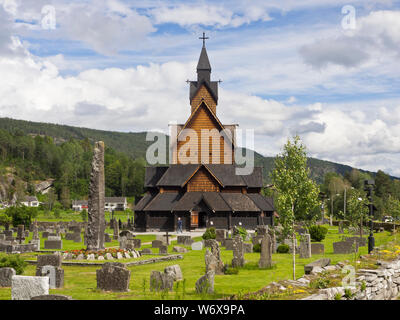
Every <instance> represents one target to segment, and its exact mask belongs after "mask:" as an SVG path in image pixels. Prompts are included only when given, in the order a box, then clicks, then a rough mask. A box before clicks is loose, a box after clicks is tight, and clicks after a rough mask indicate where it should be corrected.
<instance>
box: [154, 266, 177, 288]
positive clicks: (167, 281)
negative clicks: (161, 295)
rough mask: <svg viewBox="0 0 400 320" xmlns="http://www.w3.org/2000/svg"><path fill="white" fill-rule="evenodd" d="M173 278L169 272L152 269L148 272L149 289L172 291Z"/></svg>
mask: <svg viewBox="0 0 400 320" xmlns="http://www.w3.org/2000/svg"><path fill="white" fill-rule="evenodd" d="M173 286H174V278H173V276H172V275H171V274H169V273H165V272H164V273H162V272H161V271H152V272H151V274H150V291H163V290H169V291H172V289H173Z"/></svg>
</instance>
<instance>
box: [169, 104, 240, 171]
mask: <svg viewBox="0 0 400 320" xmlns="http://www.w3.org/2000/svg"><path fill="white" fill-rule="evenodd" d="M184 128H185V129H192V130H194V131H195V132H196V137H195V138H193V137H191V138H190V139H188V138H187V139H186V140H185V141H178V148H177V154H178V155H179V157H182V156H185V157H187V158H188V159H189V158H190V160H191V161H194V162H192V163H226V164H231V163H232V161H233V146H232V147H231V148H229V146H230V145H231V142H230V141H226V142H225V139H224V138H223V137H221V136H220V135H219V132H220V131H221V130H223V129H224V128H223V126H222V124H221V123H220V122H219V121H218V119H217V117H216V116H215V115H214V114H213V113H212V112H211V111H210V110H209V108H208V105H206V104H205V103H201V104H200V105H199V106H198V107H197V108H196V110H195V111H194V113H192V115H191V117H190V119H189V120H188V122H187V123H186V125H185V126H184ZM204 129H205V130H215V132H214V133H212V132H211V131H209V132H210V135H213V137H211V136H210V137H208V139H207V137H202V130H204ZM178 136H179V135H178ZM202 138H204V139H207V140H208V143H207V145H208V149H207V147H205V148H202V147H201V145H202ZM215 139H218V140H219V144H218V145H219V150H218V147H216V150H215V152H214V151H213V140H215ZM218 140H217V141H218ZM218 151H219V152H218ZM218 155H219V157H218ZM202 159H203V160H204V159H206V160H204V161H202ZM177 163H181V162H180V161H177Z"/></svg>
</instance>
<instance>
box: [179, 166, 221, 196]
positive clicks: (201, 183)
mask: <svg viewBox="0 0 400 320" xmlns="http://www.w3.org/2000/svg"><path fill="white" fill-rule="evenodd" d="M194 191H204V192H219V185H218V182H217V181H216V180H215V179H214V177H212V176H211V174H210V173H209V172H208V171H207V170H206V169H204V168H201V169H199V170H198V171H197V172H196V173H195V174H194V175H193V177H192V178H191V179H190V180H189V182H188V183H187V192H194Z"/></svg>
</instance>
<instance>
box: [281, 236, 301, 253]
mask: <svg viewBox="0 0 400 320" xmlns="http://www.w3.org/2000/svg"><path fill="white" fill-rule="evenodd" d="M283 243H284V244H286V245H288V246H289V252H290V253H292V252H293V239H292V238H289V239H285V240H284V241H283ZM295 246H296V248H295V249H296V253H298V252H299V249H300V248H299V246H298V245H297V239H296V240H295Z"/></svg>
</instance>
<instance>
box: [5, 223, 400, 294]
mask: <svg viewBox="0 0 400 320" xmlns="http://www.w3.org/2000/svg"><path fill="white" fill-rule="evenodd" d="M325 227H326V228H328V233H327V235H326V238H325V239H324V240H323V241H321V242H320V243H315V242H311V243H310V242H309V241H306V242H308V244H307V243H306V244H303V242H302V241H303V240H304V239H306V240H307V239H308V237H307V236H304V235H303V234H301V235H300V234H298V235H297V240H298V243H299V246H298V249H299V251H298V254H296V279H297V280H296V281H294V280H290V279H291V272H292V269H291V253H290V252H287V253H279V252H277V251H276V249H275V250H274V248H273V247H274V246H272V243H271V242H272V241H271V238H272V237H270V236H269V232H267V234H265V227H260V228H259V229H258V230H256V231H255V232H251V231H249V232H248V234H247V235H246V237H241V236H238V235H234V234H232V233H235V232H232V233H231V232H230V233H226V234H225V236H226V237H229V238H227V239H230V240H232V242H233V245H232V247H231V248H226V247H224V245H223V242H224V241H217V240H208V242H209V244H210V245H209V246H205V245H200V244H204V243H205V242H206V240H204V239H203V238H202V237H201V235H200V236H197V237H193V238H191V237H190V236H189V235H187V236H185V238H178V237H177V236H179V235H171V239H169V245H167V244H162V245H161V246H158V247H153V244H154V243H153V242H154V241H156V240H153V241H148V240H147V239H145V240H144V241H143V242H142V244H141V247H140V248H137V252H138V253H140V252H141V251H145V252H147V254H143V255H139V256H138V257H136V258H134V257H132V256H129V257H127V256H125V255H122V254H121V256H119V255H111V256H108V257H105V258H104V259H99V257H100V255H99V256H97V257H94V259H92V258H93V257H91V255H94V254H93V253H90V251H88V252H85V250H84V249H82V247H83V246H84V243H83V241H82V243H76V242H73V241H72V240H66V239H65V234H62V233H61V239H62V240H61V241H62V243H63V246H64V247H66V248H74V247H75V248H77V247H79V245H80V247H81V249H80V250H79V249H70V250H69V252H68V250H57V249H51V250H48V249H45V248H44V243H43V242H42V244H41V248H40V250H39V251H33V252H26V253H20V254H13V256H16V255H18V256H19V257H20V258H22V259H23V260H25V261H27V262H28V263H27V265H26V266H25V268H24V271H23V273H22V274H18V275H17V274H16V272H15V270H13V269H12V268H9V267H5V268H2V267H0V284H1V287H0V299H2V300H10V299H12V297H15V299H28V298H29V299H30V298H33V297H35V299H34V300H38V299H45V298H44V297H43V296H44V295H49V296H48V299H62V298H65V299H74V300H81V299H90V300H92V299H93V300H99V299H100V300H102V299H104V300H108V299H110V300H112V299H116V298H118V299H135V300H137V299H139V300H141V299H176V298H177V299H259V298H260V297H262V298H263V299H307V297H311V298H313V297H314V298H319V299H322V296H321V293H319V291H320V290H325V291H324V292H325V295H326V299H328V297H329V298H330V299H334V296H335V295H336V297H337V296H338V294H337V293H338V292H336V291H338V290H339V291H340V290H342V291H343V295H344V294H345V293H344V289H343V288H342V287H341V285H340V281H341V279H342V278H343V277H344V276H345V274H343V273H342V272H341V268H343V267H344V266H345V265H350V266H353V267H354V268H355V270H357V274H358V273H360V276H359V279H375V280H376V279H377V278H376V276H377V275H378V276H380V275H381V274H386V273H385V272H386V271H385V272H383V271H382V272H381V271H374V270H380V269H379V268H382V267H384V268H389V267H391V268H392V269H393V268H394V267H393V263H394V264H396V263H397V262H396V257H397V256H398V255H399V253H400V246H399V241H398V240H397V236H396V233H395V232H394V233H393V232H388V231H382V232H379V233H376V234H375V238H376V246H377V249H376V250H375V251H374V252H373V253H372V254H370V255H368V254H367V248H366V246H365V245H364V246H363V243H362V242H360V246H356V247H354V245H353V248H358V251H357V253H355V252H350V253H349V252H340V253H338V252H335V251H334V246H335V244H336V243H340V242H344V243H347V242H349V243H350V241H349V240H347V241H346V240H345V239H351V240H353V239H354V236H353V234H350V233H349V232H348V230H346V229H345V230H344V233H343V234H340V233H339V230H338V227H336V226H329V225H325ZM106 230H109V231H110V233H111V232H112V231H111V230H110V229H108V228H107V229H106ZM257 231H259V232H257ZM41 234H42V233H41V232H39V236H40V237H41ZM263 234H264V235H263ZM15 235H16V233H15ZM141 236H142V235H141V234H140V233H138V234H135V237H137V238H140V237H141ZM146 236H147V237H148V236H149V235H148V234H146ZM232 236H233V238H232ZM260 236H262V239H261V241H260V250H259V252H255V251H258V250H257V248H256V250H254V248H253V251H252V252H248V251H245V250H244V245H245V244H249V245H250V244H251V245H252V243H253V241H256V240H255V239H257V238H259V237H260ZM30 237H32V235H31V234H30V235H29V237H27V238H26V239H25V241H29V240H30ZM153 237H154V238H156V237H159V238H161V236H160V235H154V236H153ZM189 237H190V238H191V239H189ZM182 239H184V240H182ZM188 239H189V240H191V241H188ZM220 240H224V239H220ZM399 240H400V239H399ZM159 241H160V242H162V241H161V240H159ZM117 243H118V242H116V241H113V242H111V243H110V245H111V246H110V247H108V248H106V249H105V250H103V251H104V252H107V251H109V253H111V252H113V253H115V252H117V253H118V252H122V251H123V250H120V249H118V247H117V246H118V245H117V246H115V244H117ZM189 243H192V244H189ZM197 243H198V244H199V245H195V246H193V244H197ZM227 243H228V241H227ZM283 243H284V241H281V244H283ZM395 243H397V244H395ZM310 244H311V245H312V244H319V245H323V246H324V251H323V252H322V253H321V252H317V253H315V254H314V253H311V254H310V251H311V245H310ZM279 246H280V243H279V242H278V243H277V244H275V248H277V247H279ZM162 247H165V252H166V253H165V254H166V256H164V255H160V253H159V251H160V248H162ZM176 247H179V248H184V249H185V252H184V253H179V254H177V253H176V252H174V251H175V250H174V248H176ZM303 247H305V248H306V249H305V250H303ZM350 247H351V246H350ZM378 248H380V249H378ZM304 251H305V252H304ZM72 252H74V254H75V255H76V254H77V255H78V256H79V255H83V257H82V259H80V260H76V259H72V257H71V254H72ZM4 254H5V253H3V254H1V255H2V257H3V255H4ZM163 258H165V260H158V259H163ZM167 258H169V259H167ZM391 260H395V262H393V263H392V265H391V266H390V261H391ZM320 261H323V263H320ZM387 261H389V262H387ZM136 262H139V263H136ZM140 262H143V264H141V263H140ZM74 263H77V264H75V265H74ZM377 263H378V264H377ZM388 265H389V267H388ZM0 266H1V259H0ZM340 266H342V267H340ZM396 268H397V267H396ZM398 269H399V270H398V271H397V269H396V270H395V271H393V270H391V271H390V272H392V273H393V275H392V276H393V278H394V277H396V278H395V280H394V281H396V282H400V281H399V280H400V278H399V279H398V280H396V279H397V276H399V275H400V267H399V268H398ZM233 271H235V272H233ZM46 277H49V279H48V281H47V282H46V281H44V280H43V279H44V278H45V279H47V278H46ZM321 277H323V278H324V279H325V278H326V279H328V278H329V277H332V278H331V280H329V281H328V280H326V279H325V280H324V281H325V282H330V285H329V286H327V287H326V288H324V287H323V286H321V285H320V286H318V285H315V283H318V281H319V282H321V283H322V282H323V281H322V280H321V279H320V278H321ZM382 277H383V276H382ZM382 279H383V278H382ZM31 281H32V283H31ZM371 281H372V280H371ZM382 281H383V280H382ZM385 281H387V280H385ZM360 283H363V282H360ZM360 285H361V284H360ZM363 285H365V284H363ZM26 286H27V287H28V288H30V289H29V290H28V291H27V292H28V293H26V292H25V293H23V294H22V293H20V292H22V291H21V290H22V289H21V287H26ZM14 287H15V288H14ZM320 287H321V288H320ZM329 287H332V288H336V287H339V289H332V290H331V291H332V292H331V291H329V290H327V289H329ZM335 290H336V291H335ZM395 290H397V289H393V292H396V291H395ZM29 292H31V293H29ZM326 292H328V293H326ZM340 292H341V291H340ZM393 294H394V293H393ZM39 296H40V298H39ZM59 296H61V298H60V297H59ZM324 297H325V296H324ZM358 298H360V299H361V296H360V295H359V296H358ZM381 298H382V297H381ZM13 299H14V298H13ZM343 299H345V298H343Z"/></svg>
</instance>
